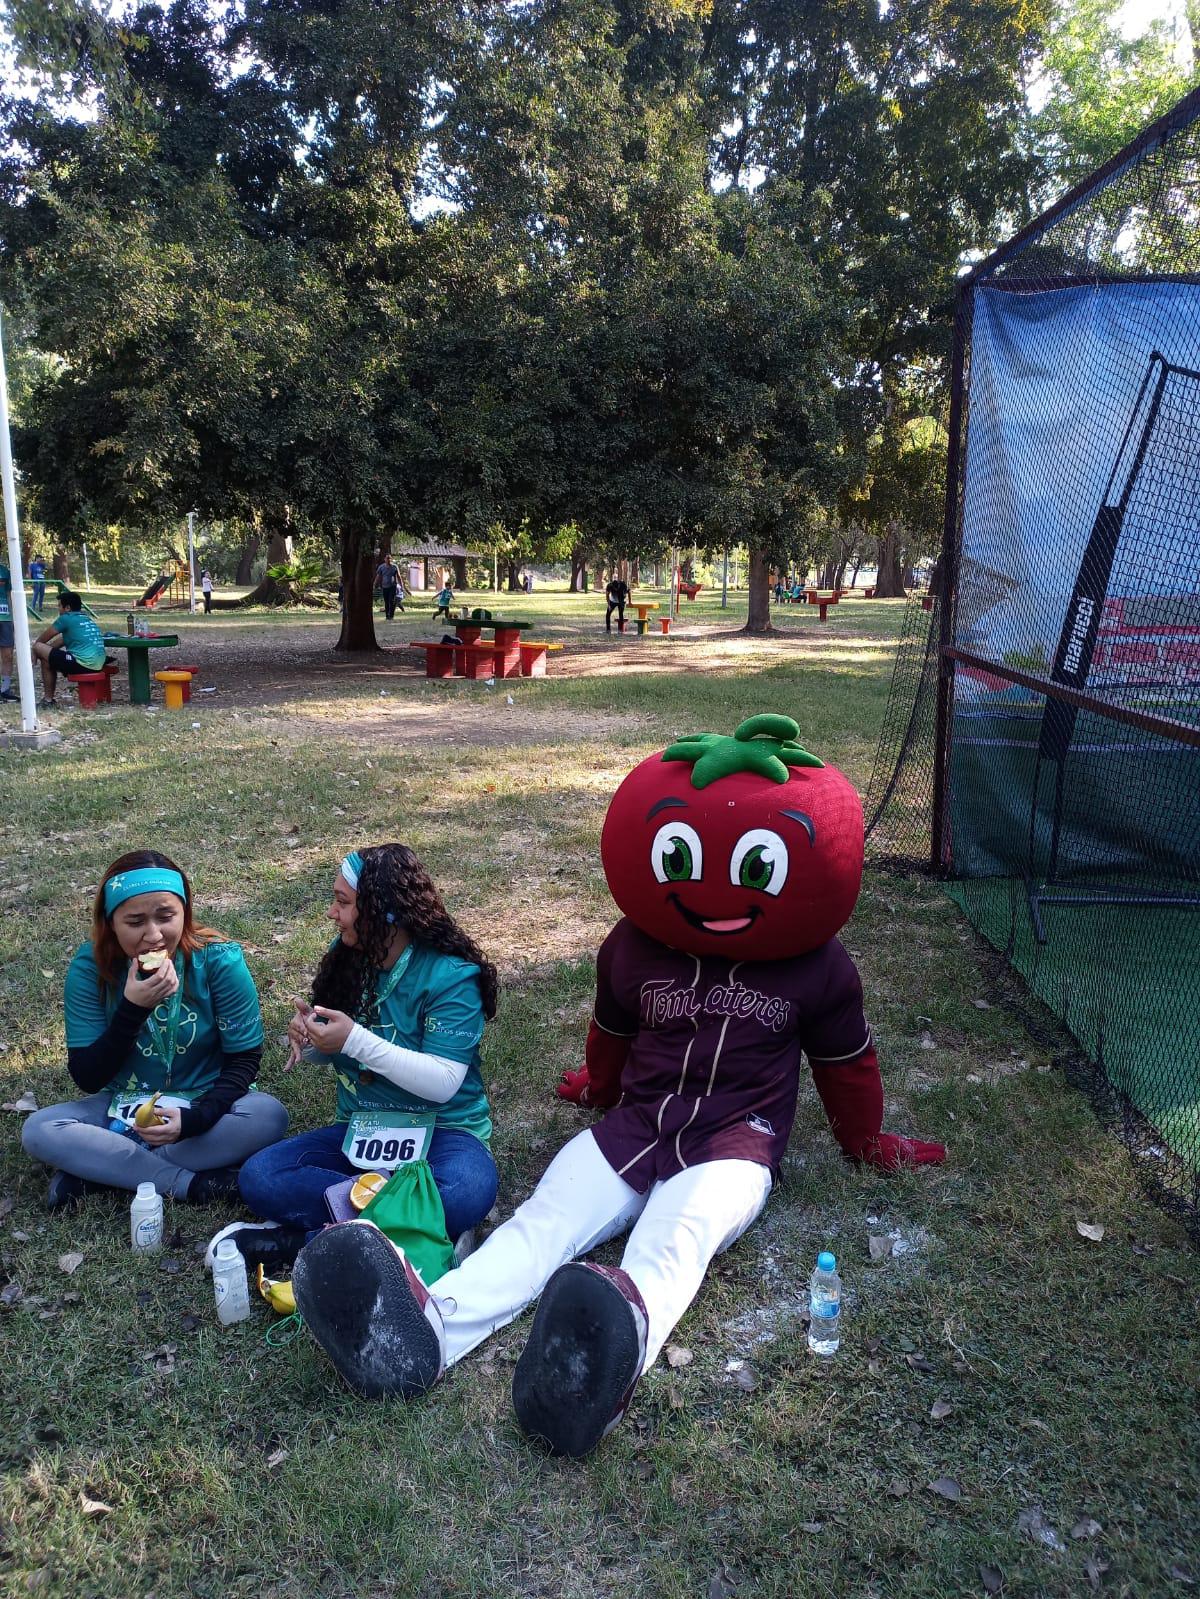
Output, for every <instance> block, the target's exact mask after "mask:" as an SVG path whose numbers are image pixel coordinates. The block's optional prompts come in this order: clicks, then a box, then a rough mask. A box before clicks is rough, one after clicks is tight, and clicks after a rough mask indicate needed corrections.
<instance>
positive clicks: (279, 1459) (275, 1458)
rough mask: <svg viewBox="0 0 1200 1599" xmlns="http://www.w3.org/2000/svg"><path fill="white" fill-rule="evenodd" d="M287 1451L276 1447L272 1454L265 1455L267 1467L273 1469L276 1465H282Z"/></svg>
mask: <svg viewBox="0 0 1200 1599" xmlns="http://www.w3.org/2000/svg"><path fill="white" fill-rule="evenodd" d="M289 1453H290V1451H289V1450H287V1449H276V1450H275V1452H274V1454H270V1455H268V1456H267V1469H268V1470H269V1471H274V1470H275V1467H276V1466H282V1465H283V1463H284V1461H285V1460H286V1459H287V1457H288V1454H289Z"/></svg>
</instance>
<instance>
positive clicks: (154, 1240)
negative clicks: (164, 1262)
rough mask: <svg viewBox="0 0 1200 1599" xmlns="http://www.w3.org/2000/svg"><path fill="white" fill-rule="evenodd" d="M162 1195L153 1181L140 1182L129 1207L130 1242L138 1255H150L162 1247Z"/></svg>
mask: <svg viewBox="0 0 1200 1599" xmlns="http://www.w3.org/2000/svg"><path fill="white" fill-rule="evenodd" d="M162 1238H163V1203H162V1195H161V1194H160V1193H159V1192H158V1190H157V1189H156V1188H155V1186H154V1184H153V1183H139V1184H138V1185H137V1193H136V1194H135V1195H134V1196H133V1204H132V1205H130V1207H129V1242H130V1245H131V1247H132V1249H133V1252H134V1254H136V1255H150V1254H153V1253H154V1251H155V1250H156V1249H161V1248H162Z"/></svg>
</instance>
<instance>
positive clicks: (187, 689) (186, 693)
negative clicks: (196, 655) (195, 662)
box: [171, 665, 200, 705]
mask: <svg viewBox="0 0 1200 1599" xmlns="http://www.w3.org/2000/svg"><path fill="white" fill-rule="evenodd" d="M171 670H172V671H173V672H190V673H191V674H192V677H196V676H197V675H198V673H199V671H200V668H199V667H198V666H182V665H181V666H174V665H173V666H172V667H171ZM191 697H192V681H191V678H189V679H188V681H187V682H186V683H185V684H184V685H183V703H184V704H185V705H186V704H187V703H188V701H189V700H190V699H191Z"/></svg>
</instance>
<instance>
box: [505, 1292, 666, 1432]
mask: <svg viewBox="0 0 1200 1599" xmlns="http://www.w3.org/2000/svg"><path fill="white" fill-rule="evenodd" d="M641 1360H642V1348H641V1345H640V1342H639V1339H638V1335H637V1326H636V1324H635V1322H634V1318H633V1313H632V1311H631V1309H630V1306H629V1302H628V1301H627V1300H626V1299H625V1297H624V1296H623V1295H622V1293H621V1291H620V1290H619V1289H618V1288H617V1287H616V1286H615V1284H613V1283H612V1282H610V1281H609V1280H607V1279H606V1278H604V1277H602V1276H600V1275H598V1274H597V1273H596V1272H594V1271H589V1270H588V1268H587V1267H586V1266H582V1265H578V1264H572V1265H567V1266H562V1267H560V1268H559V1270H558V1271H556V1272H555V1274H554V1276H553V1277H552V1278H551V1279H550V1281H549V1282H548V1283H547V1284H546V1289H545V1292H544V1293H543V1294H542V1297H541V1301H540V1302H539V1304H538V1308H537V1314H536V1316H535V1317H534V1319H533V1327H532V1328H531V1329H530V1333H529V1342H528V1343H527V1344H526V1345H525V1348H524V1350H523V1351H522V1353H521V1358H520V1360H518V1361H517V1367H516V1371H515V1372H514V1373H513V1385H512V1400H513V1409H514V1410H515V1411H516V1414H517V1421H518V1422H519V1424H520V1427H521V1430H522V1432H524V1433H525V1435H526V1436H527V1437H529V1438H535V1439H540V1440H541V1441H542V1442H543V1443H545V1444H546V1445H548V1446H549V1448H550V1450H551V1452H552V1453H553V1454H556V1455H570V1456H572V1457H573V1458H575V1459H578V1457H579V1456H581V1455H586V1454H588V1453H589V1452H590V1451H591V1450H593V1449H594V1448H595V1447H596V1445H597V1444H598V1443H599V1442H600V1440H601V1438H603V1437H604V1434H605V1433H606V1432H607V1431H608V1429H609V1426H610V1425H611V1424H612V1421H613V1418H614V1417H615V1416H616V1415H617V1414H618V1412H619V1411H620V1409H621V1406H622V1402H623V1401H624V1400H625V1399H626V1397H627V1395H628V1393H629V1388H630V1385H631V1384H632V1382H633V1381H634V1379H635V1377H636V1376H637V1375H638V1371H639V1369H640V1366H641Z"/></svg>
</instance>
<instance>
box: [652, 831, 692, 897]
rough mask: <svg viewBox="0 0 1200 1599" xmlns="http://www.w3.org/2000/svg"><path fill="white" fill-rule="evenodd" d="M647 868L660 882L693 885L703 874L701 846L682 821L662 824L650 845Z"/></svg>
mask: <svg viewBox="0 0 1200 1599" xmlns="http://www.w3.org/2000/svg"><path fill="white" fill-rule="evenodd" d="M650 865H651V866H652V867H653V868H654V875H655V877H657V878H658V880H659V882H660V883H687V882H695V881H696V880H698V879H699V878H700V876H701V875H702V873H703V871H704V846H703V845H702V844H701V842H700V835H699V833H697V831H696V829H695V828H694V827H689V826H688V825H687V823H686V822H664V823H663V825H662V826H661V827H660V828H659V830H658V832H657V833H655V835H654V842H653V844H651V846H650Z"/></svg>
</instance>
